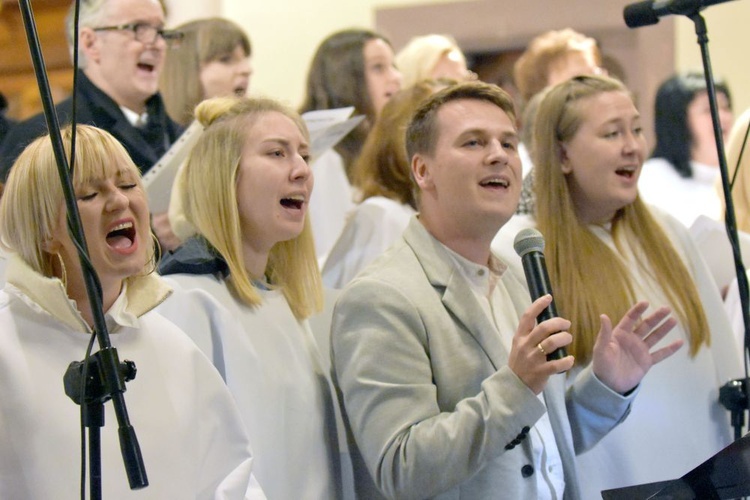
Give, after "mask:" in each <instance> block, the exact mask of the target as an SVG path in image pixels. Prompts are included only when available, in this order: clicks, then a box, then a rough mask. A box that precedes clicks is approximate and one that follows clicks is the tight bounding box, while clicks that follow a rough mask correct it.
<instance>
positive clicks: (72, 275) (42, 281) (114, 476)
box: [0, 125, 265, 500]
mask: <svg viewBox="0 0 750 500" xmlns="http://www.w3.org/2000/svg"><path fill="white" fill-rule="evenodd" d="M62 140H63V143H64V148H65V150H66V151H65V152H66V154H67V155H69V154H70V145H71V143H72V128H66V129H64V130H63V131H62ZM76 151H77V155H76V163H75V169H74V173H73V179H71V181H72V183H73V187H74V189H75V194H76V197H77V206H78V212H79V215H80V220H81V225H82V227H83V231H84V234H85V237H86V242H87V246H88V255H89V258H90V262H91V264H92V265H93V269H94V271H95V272H96V274H97V275H98V277H99V282H100V284H101V289H100V293H101V298H102V308H103V310H104V311H103V312H104V313H105V320H106V321H107V327H108V329H109V331H110V333H111V334H112V335H110V340H111V343H112V346H113V347H115V348H116V349H117V350H118V353H119V356H120V359H132V360H134V361H135V363H136V365H137V370H138V377H137V378H136V379H135V380H133V381H131V382H129V383H128V385H127V393H126V394H125V397H126V400H127V403H128V410H129V412H130V414H131V416H132V422H133V425H134V427H135V429H136V432H137V434H138V440H139V442H140V446H141V449H142V451H143V456H144V457H145V465H146V470H147V473H148V478H149V482H150V484H149V486H148V488H146V489H145V490H143V493H144V494H145V495H146V496H148V497H150V498H196V499H198V498H201V499H205V500H208V499H212V498H265V497H264V496H263V495H262V493H260V492H259V490H256V491H255V493H253V494H250V493H249V494H248V495H247V496H245V492H246V490H247V489H248V485H249V484H250V482H251V481H253V483H254V485H255V486H256V487H257V483H256V482H254V480H252V476H251V466H252V458H251V456H250V452H249V447H248V440H247V435H246V432H245V429H244V426H243V423H242V420H241V418H240V415H239V413H238V411H237V407H236V405H235V403H234V401H233V400H232V396H231V395H230V393H229V391H228V390H227V388H226V386H225V385H224V383H223V382H222V380H221V377H220V376H219V374H218V373H217V371H216V370H215V369H214V367H213V366H211V363H210V362H209V361H208V359H206V357H205V356H204V355H203V354H202V353H201V352H200V351H199V349H198V348H197V347H196V346H195V344H194V343H193V342H192V341H191V340H190V339H189V338H188V337H187V335H185V333H184V332H183V331H181V330H179V329H178V328H177V327H176V326H175V325H174V324H173V323H172V322H170V321H167V319H165V318H164V317H163V316H162V315H161V314H159V313H158V312H157V311H156V307H157V306H158V305H159V304H161V303H162V302H163V301H164V300H165V299H166V298H167V297H168V296H169V294H170V293H171V289H170V288H169V287H168V286H167V285H166V284H165V283H164V280H162V279H161V278H159V276H158V275H157V274H156V273H155V272H154V271H155V266H156V262H155V248H154V242H153V240H152V236H151V230H150V227H149V210H148V203H147V200H146V195H145V193H144V191H143V186H142V185H141V179H140V173H139V171H138V168H137V167H136V166H135V164H134V163H133V161H132V160H131V159H130V157H129V155H128V153H127V152H126V150H125V149H124V148H123V146H122V145H121V144H120V143H119V142H118V141H117V140H116V139H115V138H114V137H113V136H112V135H110V134H109V133H107V132H105V131H103V130H101V129H98V128H95V127H92V126H85V125H80V126H78V128H77V135H76ZM0 239H1V241H2V247H3V248H4V249H5V250H6V251H8V252H9V255H10V257H9V259H8V260H9V262H8V267H7V283H6V286H5V288H4V289H3V290H2V291H1V292H0V331H2V335H0V371H1V372H2V373H3V376H2V378H0V399H2V401H3V404H2V406H0V422H2V425H0V442H1V443H3V446H2V447H0V462H1V463H2V464H3V467H2V468H1V469H0V496H2V497H3V498H60V497H67V498H75V497H76V496H78V492H79V490H80V487H79V486H80V478H81V474H80V461H78V460H74V459H72V457H75V456H77V455H78V452H79V451H80V448H81V436H80V434H79V433H78V432H76V431H77V429H79V428H80V426H81V415H80V408H79V407H78V406H76V405H75V404H74V403H73V402H72V401H71V400H70V398H69V397H68V396H67V395H66V393H65V391H64V390H63V384H62V383H61V382H62V377H63V374H64V373H65V371H66V368H67V367H68V365H69V364H70V363H71V362H72V361H75V360H79V359H81V358H82V357H83V356H84V353H85V351H86V346H87V344H89V343H90V341H92V340H93V339H92V338H91V336H92V328H93V327H94V326H95V325H94V324H93V323H94V322H93V317H94V313H93V310H92V309H93V306H92V305H91V303H90V302H89V300H88V294H87V291H86V286H85V284H84V280H83V275H82V273H81V264H80V260H79V257H78V252H77V249H76V245H75V243H74V242H73V240H72V238H71V236H70V234H69V232H68V224H67V210H66V205H65V202H64V199H63V190H62V187H61V183H60V179H59V176H58V169H57V163H56V161H55V156H54V154H53V148H52V143H51V141H50V138H49V136H43V137H41V138H38V139H37V140H36V141H34V142H32V143H31V144H30V145H29V146H28V147H27V148H26V149H25V150H24V152H23V153H21V155H20V156H19V157H18V160H17V161H16V163H15V164H14V166H13V169H12V170H11V172H10V176H9V178H8V182H7V184H6V190H5V193H4V194H3V197H2V201H0ZM104 412H105V414H106V417H105V421H106V423H107V426H106V427H105V428H104V429H103V430H102V433H101V445H102V446H101V452H102V453H101V458H102V463H101V465H102V471H103V472H104V474H103V476H102V496H103V497H105V498H127V497H132V495H133V492H132V491H131V490H130V489H129V487H128V482H127V480H126V478H125V476H124V474H123V472H124V471H123V464H122V454H121V451H120V443H119V439H118V429H117V420H116V419H115V418H114V417H115V415H114V410H113V407H112V405H111V404H107V405H105V407H104Z"/></svg>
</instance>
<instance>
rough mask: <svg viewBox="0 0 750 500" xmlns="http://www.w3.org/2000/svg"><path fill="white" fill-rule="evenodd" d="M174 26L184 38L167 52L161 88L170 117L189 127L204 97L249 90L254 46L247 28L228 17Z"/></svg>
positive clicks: (243, 93)
mask: <svg viewBox="0 0 750 500" xmlns="http://www.w3.org/2000/svg"><path fill="white" fill-rule="evenodd" d="M175 29H176V30H177V31H180V32H181V33H183V39H182V41H181V43H180V44H179V46H177V47H174V48H173V49H171V50H169V51H168V52H167V57H166V60H165V62H164V69H163V70H162V74H161V80H160V82H159V87H160V89H161V92H162V95H163V97H164V104H165V106H166V107H167V112H168V113H169V116H171V117H172V119H173V120H175V121H176V122H177V123H179V124H180V125H182V126H187V125H189V124H190V123H191V122H192V121H193V111H194V110H195V107H196V106H197V105H198V103H199V102H201V101H202V100H204V99H208V98H210V97H225V96H231V95H235V96H238V97H242V96H244V95H245V94H246V93H247V90H248V89H249V88H250V78H251V76H252V73H253V69H252V65H251V61H250V56H251V55H252V48H251V45H250V39H249V38H248V36H247V34H246V33H245V31H244V30H243V29H242V28H241V27H240V26H238V25H237V24H235V23H233V22H232V21H229V20H228V19H222V18H219V17H212V18H207V19H198V20H195V21H191V22H188V23H185V24H182V25H180V26H178V27H176V28H175Z"/></svg>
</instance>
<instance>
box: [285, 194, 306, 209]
mask: <svg viewBox="0 0 750 500" xmlns="http://www.w3.org/2000/svg"><path fill="white" fill-rule="evenodd" d="M304 204H305V198H304V196H289V197H288V198H282V199H281V206H283V207H284V208H291V209H293V210H301V209H302V205H304Z"/></svg>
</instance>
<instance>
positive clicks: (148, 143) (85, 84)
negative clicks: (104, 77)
mask: <svg viewBox="0 0 750 500" xmlns="http://www.w3.org/2000/svg"><path fill="white" fill-rule="evenodd" d="M77 85H78V101H77V103H76V121H77V122H78V123H80V124H86V125H94V126H96V127H99V128H101V129H104V130H106V131H107V132H109V133H110V134H112V135H113V136H114V137H115V138H116V139H117V140H118V141H120V142H121V143H122V145H123V146H124V147H125V150H127V152H128V154H130V157H131V158H132V159H133V163H135V164H136V165H137V166H138V168H139V169H140V170H141V172H142V173H143V172H146V171H147V170H148V169H150V168H151V167H152V166H153V165H154V163H156V162H157V161H158V160H159V158H161V156H162V155H163V154H164V153H165V152H166V151H167V149H168V148H169V146H170V145H171V144H172V143H173V142H174V141H175V140H176V139H177V138H178V137H179V136H180V134H181V133H182V128H181V127H180V126H179V125H177V124H176V123H175V122H173V121H172V120H171V119H170V118H169V116H168V115H167V112H166V110H165V109H164V103H163V101H162V99H161V96H160V95H159V94H155V95H154V96H152V97H151V98H150V99H149V100H148V101H147V103H146V108H147V111H148V116H149V119H148V125H146V126H145V127H144V128H143V129H138V128H136V127H134V126H132V125H131V124H130V122H129V121H128V120H127V118H126V117H125V115H124V114H123V112H122V110H121V109H120V107H119V106H118V105H117V103H115V101H113V100H112V99H111V98H110V97H109V96H108V95H107V94H105V93H104V92H102V91H101V90H100V89H99V88H98V87H97V86H95V85H94V84H93V83H91V80H89V79H88V78H87V77H86V75H85V74H84V73H83V72H82V71H79V72H78V83H77ZM56 109H57V117H58V120H59V122H60V126H61V127H63V126H65V125H67V124H69V123H70V115H71V111H72V109H73V100H72V98H70V97H69V98H67V99H65V100H64V101H62V102H61V103H60V104H58V105H57V106H56ZM46 133H47V122H46V120H45V118H44V115H43V114H39V115H36V116H33V117H31V118H29V119H28V120H26V121H23V122H21V123H18V124H17V125H15V126H14V127H13V128H11V130H10V132H9V133H8V134H7V136H5V137H4V138H3V141H2V143H0V174H1V175H2V177H1V178H2V179H3V180H5V179H6V178H7V177H8V172H10V169H11V167H12V166H13V163H15V161H16V158H18V156H19V155H20V154H21V152H22V151H23V150H24V148H25V147H26V146H28V145H29V144H30V143H31V142H32V141H33V140H34V139H36V138H37V137H39V136H40V135H43V134H46Z"/></svg>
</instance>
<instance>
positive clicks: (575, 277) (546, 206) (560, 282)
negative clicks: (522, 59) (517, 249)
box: [534, 76, 710, 364]
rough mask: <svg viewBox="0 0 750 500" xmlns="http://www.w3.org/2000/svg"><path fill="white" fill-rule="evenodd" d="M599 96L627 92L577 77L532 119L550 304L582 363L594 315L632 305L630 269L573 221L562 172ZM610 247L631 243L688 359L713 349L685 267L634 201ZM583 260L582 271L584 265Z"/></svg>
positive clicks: (615, 314)
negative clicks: (672, 317)
mask: <svg viewBox="0 0 750 500" xmlns="http://www.w3.org/2000/svg"><path fill="white" fill-rule="evenodd" d="M604 92H624V93H628V90H627V89H626V88H625V86H624V85H623V84H622V83H620V82H619V81H617V80H614V79H612V78H608V77H598V76H581V77H575V78H573V79H571V80H568V81H567V82H564V83H561V84H559V85H557V86H556V87H554V88H552V89H551V90H550V91H549V93H548V94H547V95H546V96H545V98H544V100H543V101H542V102H541V103H540V105H539V110H538V111H537V116H536V120H535V122H534V147H535V155H536V156H535V167H534V170H535V173H534V194H535V195H536V220H537V223H538V226H539V230H540V231H541V232H542V234H544V236H545V240H546V251H545V256H546V260H547V264H548V266H549V274H550V279H551V280H552V285H553V287H554V289H555V301H556V302H557V304H558V307H559V309H560V313H561V314H562V315H563V316H565V317H566V318H568V319H569V320H571V321H572V323H573V327H572V328H573V329H574V332H575V334H574V335H573V343H572V344H571V347H570V351H571V353H572V354H573V355H574V356H575V357H576V360H577V363H579V364H586V363H587V362H588V361H589V360H590V359H591V353H592V351H593V347H594V341H595V340H596V332H598V330H599V324H600V322H599V315H600V314H601V313H606V314H607V315H608V316H609V317H610V318H612V319H613V320H615V321H617V320H618V319H619V318H621V317H622V316H623V315H624V314H625V313H626V312H627V310H628V309H629V308H630V306H631V305H632V304H633V302H634V301H635V292H634V288H633V283H632V281H631V277H630V272H629V271H628V269H627V268H626V267H625V265H624V264H623V263H622V261H621V260H620V258H619V257H618V255H617V254H616V253H615V252H614V251H613V250H611V249H610V247H608V246H607V245H606V243H604V242H603V241H602V240H601V239H599V238H598V237H597V236H596V235H595V234H594V233H593V232H592V231H591V230H590V229H589V228H588V227H587V225H586V224H585V223H582V222H580V221H579V220H578V217H577V216H576V212H575V209H574V204H573V199H572V195H571V192H570V189H569V187H568V180H567V177H566V175H564V174H563V170H562V163H561V158H560V145H561V144H563V143H565V142H567V141H569V140H571V139H572V138H573V137H574V136H575V134H576V132H577V131H578V129H579V126H580V125H581V120H582V117H581V113H580V106H579V105H578V104H579V102H580V101H581V100H583V99H587V98H590V97H593V96H596V95H599V94H601V93H604ZM612 235H613V238H614V241H615V244H616V245H617V246H618V248H619V249H621V245H620V242H622V241H629V242H634V243H635V245H634V247H635V248H636V251H637V252H638V253H639V256H642V258H639V265H640V266H641V268H642V270H643V271H644V272H645V273H646V274H648V275H650V276H652V277H653V278H654V282H656V283H660V284H661V286H662V290H663V292H664V293H665V295H666V297H667V299H668V300H669V302H670V304H671V305H672V308H673V310H674V312H675V314H676V315H677V317H678V318H679V320H680V322H681V323H682V324H683V325H684V326H685V328H686V331H688V332H689V342H690V354H691V355H692V356H695V355H696V353H697V352H698V350H699V349H700V347H701V345H702V344H704V343H705V344H706V345H709V344H710V332H709V329H708V323H707V320H706V316H705V313H704V311H703V306H702V304H701V301H700V297H699V296H698V291H697V290H696V287H695V283H694V282H693V280H692V278H691V276H690V273H689V272H688V270H687V267H686V266H685V264H684V263H683V261H682V259H681V258H680V256H679V254H678V253H677V251H676V250H675V248H674V247H673V246H672V244H671V242H670V241H669V238H668V237H667V235H666V234H665V233H664V230H663V229H662V228H661V226H660V225H659V223H658V222H657V221H656V220H655V219H654V217H653V216H652V215H651V213H650V212H649V210H648V208H646V206H645V204H644V203H643V202H642V201H641V200H640V198H639V197H636V200H635V201H634V202H633V203H632V204H630V205H628V206H626V207H624V208H622V209H620V210H619V211H618V212H617V214H616V215H615V217H614V219H613V220H612ZM584 263H585V268H584V265H583V264H584Z"/></svg>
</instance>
